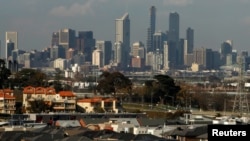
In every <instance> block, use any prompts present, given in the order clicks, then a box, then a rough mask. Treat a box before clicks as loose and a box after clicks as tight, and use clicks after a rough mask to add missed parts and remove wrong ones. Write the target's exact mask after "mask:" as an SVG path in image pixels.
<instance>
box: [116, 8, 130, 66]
mask: <svg viewBox="0 0 250 141" xmlns="http://www.w3.org/2000/svg"><path fill="white" fill-rule="evenodd" d="M119 42H120V43H122V44H121V51H122V53H121V55H122V56H121V62H117V63H118V64H119V63H120V66H121V67H122V68H123V69H124V68H126V67H127V66H128V65H130V57H129V53H130V50H131V49H130V19H129V14H128V13H125V14H124V15H123V16H122V17H121V18H119V19H116V20H115V43H117V44H119ZM114 52H117V51H114ZM115 56H117V55H115ZM118 58H120V57H118ZM115 61H116V60H115Z"/></svg>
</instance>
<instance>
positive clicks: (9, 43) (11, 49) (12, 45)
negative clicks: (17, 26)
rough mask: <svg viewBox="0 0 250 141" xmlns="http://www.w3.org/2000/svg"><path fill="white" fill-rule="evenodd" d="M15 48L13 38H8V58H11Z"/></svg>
mask: <svg viewBox="0 0 250 141" xmlns="http://www.w3.org/2000/svg"><path fill="white" fill-rule="evenodd" d="M14 49H15V43H13V42H12V41H11V40H6V60H10V59H11V58H10V57H11V54H12V51H13V50H14Z"/></svg>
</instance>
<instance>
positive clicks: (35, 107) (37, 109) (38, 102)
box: [29, 99, 54, 113]
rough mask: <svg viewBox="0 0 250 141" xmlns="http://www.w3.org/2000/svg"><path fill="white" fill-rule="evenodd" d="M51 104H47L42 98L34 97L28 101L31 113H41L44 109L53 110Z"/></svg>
mask: <svg viewBox="0 0 250 141" xmlns="http://www.w3.org/2000/svg"><path fill="white" fill-rule="evenodd" d="M53 106H54V105H53V104H48V103H46V102H45V101H44V99H35V100H34V101H30V109H29V110H30V112H31V113H41V112H46V111H52V110H53Z"/></svg>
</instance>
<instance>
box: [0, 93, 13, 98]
mask: <svg viewBox="0 0 250 141" xmlns="http://www.w3.org/2000/svg"><path fill="white" fill-rule="evenodd" d="M0 97H1V98H4V99H16V98H15V97H14V96H11V95H8V94H3V92H1V93H0Z"/></svg>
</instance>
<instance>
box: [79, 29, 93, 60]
mask: <svg viewBox="0 0 250 141" xmlns="http://www.w3.org/2000/svg"><path fill="white" fill-rule="evenodd" d="M95 41H96V40H95V39H94V37H93V31H79V32H78V37H77V39H76V50H77V51H78V52H81V53H84V55H85V60H86V61H88V62H91V61H92V52H93V50H94V49H95Z"/></svg>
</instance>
